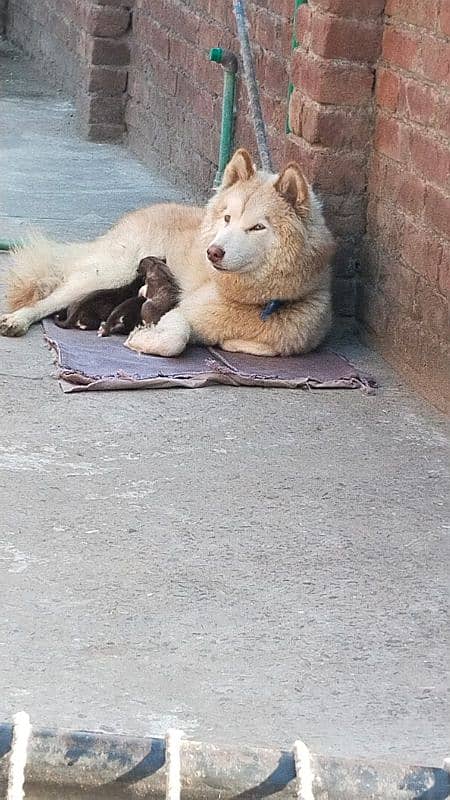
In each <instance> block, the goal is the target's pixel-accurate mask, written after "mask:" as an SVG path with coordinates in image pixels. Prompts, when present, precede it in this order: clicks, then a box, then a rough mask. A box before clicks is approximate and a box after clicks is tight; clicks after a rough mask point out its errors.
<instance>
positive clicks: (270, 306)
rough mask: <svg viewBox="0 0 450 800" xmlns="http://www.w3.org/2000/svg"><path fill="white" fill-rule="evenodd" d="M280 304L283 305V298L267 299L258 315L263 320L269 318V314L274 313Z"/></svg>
mask: <svg viewBox="0 0 450 800" xmlns="http://www.w3.org/2000/svg"><path fill="white" fill-rule="evenodd" d="M282 306H284V300H269V302H268V303H266V305H265V306H264V307H263V308H262V309H261V311H260V314H259V316H260V317H261V319H262V320H264V322H265V321H266V319H269V317H270V315H271V314H275V313H276V312H277V311H279V310H280V308H281V307H282Z"/></svg>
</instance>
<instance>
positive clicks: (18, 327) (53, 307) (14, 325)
mask: <svg viewBox="0 0 450 800" xmlns="http://www.w3.org/2000/svg"><path fill="white" fill-rule="evenodd" d="M80 294H83V293H80V282H79V280H77V281H75V280H74V281H69V282H68V283H66V284H64V285H63V286H58V288H57V289H55V290H54V291H53V292H52V293H51V294H49V295H48V297H44V298H43V300H38V302H37V303H35V304H34V305H33V306H25V307H24V308H19V309H18V310H17V311H13V312H12V313H11V314H2V315H0V334H1V335H2V336H23V335H24V334H25V333H26V332H27V330H28V328H29V327H30V325H32V324H33V322H38V321H39V320H40V319H43V318H44V317H49V316H50V314H55V313H56V311H59V310H60V309H61V308H67V306H69V305H70V304H71V303H74V302H75V301H76V300H80Z"/></svg>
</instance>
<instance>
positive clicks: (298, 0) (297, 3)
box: [286, 0, 308, 133]
mask: <svg viewBox="0 0 450 800" xmlns="http://www.w3.org/2000/svg"><path fill="white" fill-rule="evenodd" d="M307 2H308V0H294V3H295V6H294V20H293V26H292V39H291V53H292V51H293V50H295V48H296V47H298V41H297V35H296V30H295V29H296V23H297V11H298V9H299V8H300V6H302V5H303V4H304V3H307ZM293 91H294V84H293V83H292V81H290V83H289V87H288V98H287V99H288V110H287V116H286V133H292V128H291V123H290V121H289V101H290V99H291V94H292V92H293Z"/></svg>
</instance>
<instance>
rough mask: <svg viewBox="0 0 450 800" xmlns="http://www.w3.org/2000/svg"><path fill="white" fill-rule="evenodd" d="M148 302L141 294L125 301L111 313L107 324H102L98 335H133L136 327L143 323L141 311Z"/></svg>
mask: <svg viewBox="0 0 450 800" xmlns="http://www.w3.org/2000/svg"><path fill="white" fill-rule="evenodd" d="M146 302H147V301H146V299H145V297H142V295H140V294H136V295H134V297H129V298H128V300H124V301H123V303H120V305H118V306H116V308H115V309H114V310H113V311H112V312H111V314H110V315H109V317H108V319H107V320H106V322H102V323H101V325H100V327H99V329H98V335H99V336H109V335H110V334H111V333H126V334H128V333H131V331H132V330H134V328H135V327H136V325H139V323H140V322H141V309H142V306H143V305H144V303H146Z"/></svg>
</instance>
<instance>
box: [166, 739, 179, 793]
mask: <svg viewBox="0 0 450 800" xmlns="http://www.w3.org/2000/svg"><path fill="white" fill-rule="evenodd" d="M182 738H183V731H180V730H178V729H177V728H169V730H168V731H167V733H166V800H180V795H181V740H182Z"/></svg>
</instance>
